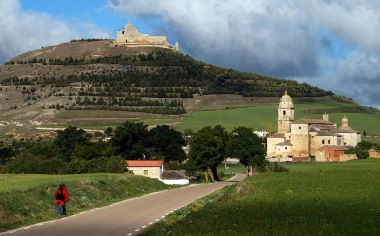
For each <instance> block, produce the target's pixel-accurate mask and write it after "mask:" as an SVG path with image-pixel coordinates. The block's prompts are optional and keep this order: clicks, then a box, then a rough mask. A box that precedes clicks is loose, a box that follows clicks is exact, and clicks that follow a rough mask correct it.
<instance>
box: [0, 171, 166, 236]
mask: <svg viewBox="0 0 380 236" xmlns="http://www.w3.org/2000/svg"><path fill="white" fill-rule="evenodd" d="M60 183H65V184H66V186H67V187H68V191H69V193H70V199H71V201H70V204H69V207H68V214H69V215H71V214H74V213H77V212H80V211H83V210H87V209H91V208H95V207H101V206H105V205H108V204H110V203H113V202H117V201H121V200H124V199H127V198H131V197H136V196H140V195H142V194H146V193H149V192H154V191H159V190H163V189H167V188H170V187H169V186H167V185H165V184H164V183H162V182H161V181H158V180H154V179H150V178H146V177H142V176H134V175H127V174H82V175H14V174H1V175H0V232H2V231H6V230H10V229H14V228H17V227H20V226H23V225H29V224H33V223H37V222H41V221H46V220H51V219H54V218H56V214H55V209H54V205H53V200H54V198H53V194H54V191H55V190H56V188H57V186H58V184H60Z"/></svg>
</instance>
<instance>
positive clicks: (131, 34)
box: [114, 24, 179, 51]
mask: <svg viewBox="0 0 380 236" xmlns="http://www.w3.org/2000/svg"><path fill="white" fill-rule="evenodd" d="M114 44H115V45H124V46H128V47H160V48H170V49H173V50H176V51H178V50H179V44H178V43H176V45H175V47H172V46H171V45H170V43H169V41H168V39H167V37H166V36H151V35H148V34H142V33H140V32H139V31H138V30H137V28H136V27H135V26H134V25H132V24H128V25H126V26H125V28H124V29H123V30H120V31H118V32H117V35H116V40H115V41H114Z"/></svg>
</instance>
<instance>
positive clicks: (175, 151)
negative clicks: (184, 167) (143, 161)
mask: <svg viewBox="0 0 380 236" xmlns="http://www.w3.org/2000/svg"><path fill="white" fill-rule="evenodd" d="M145 145H146V147H148V148H149V150H150V152H151V153H150V156H152V157H153V156H155V157H156V158H162V159H163V160H164V162H165V163H168V162H169V161H183V160H185V159H186V155H185V152H184V151H183V149H182V146H184V145H185V140H184V139H183V137H182V134H181V133H180V132H178V131H176V130H174V129H171V128H170V127H169V126H167V125H161V126H157V127H155V128H153V129H151V130H150V131H149V133H148V136H147V138H146V140H145Z"/></svg>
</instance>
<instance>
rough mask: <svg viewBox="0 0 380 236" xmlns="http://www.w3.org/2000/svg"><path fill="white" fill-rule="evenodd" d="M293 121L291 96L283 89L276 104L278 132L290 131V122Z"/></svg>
mask: <svg viewBox="0 0 380 236" xmlns="http://www.w3.org/2000/svg"><path fill="white" fill-rule="evenodd" d="M293 121H294V105H293V101H292V98H291V97H290V96H289V95H288V92H287V91H285V95H284V96H282V97H281V100H280V104H279V105H278V129H277V132H278V133H287V132H290V124H291V123H292V122H293Z"/></svg>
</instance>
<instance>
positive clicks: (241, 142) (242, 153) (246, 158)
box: [227, 127, 265, 172]
mask: <svg viewBox="0 0 380 236" xmlns="http://www.w3.org/2000/svg"><path fill="white" fill-rule="evenodd" d="M227 153H228V155H229V156H230V157H233V158H237V159H239V160H240V162H241V163H242V164H243V165H244V166H246V167H247V170H248V171H250V172H252V171H253V168H252V167H259V166H263V165H264V164H265V149H264V146H263V140H262V139H261V138H260V137H258V136H257V135H256V134H254V133H253V130H252V129H250V128H246V127H239V128H235V129H234V130H233V131H232V132H231V133H230V137H229V141H228V145H227Z"/></svg>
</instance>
